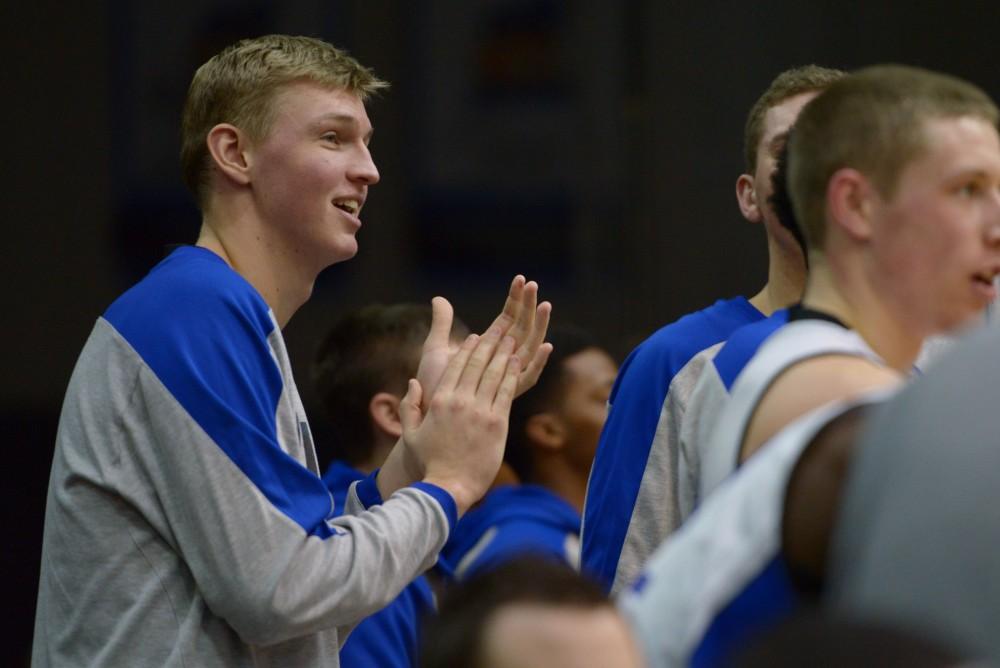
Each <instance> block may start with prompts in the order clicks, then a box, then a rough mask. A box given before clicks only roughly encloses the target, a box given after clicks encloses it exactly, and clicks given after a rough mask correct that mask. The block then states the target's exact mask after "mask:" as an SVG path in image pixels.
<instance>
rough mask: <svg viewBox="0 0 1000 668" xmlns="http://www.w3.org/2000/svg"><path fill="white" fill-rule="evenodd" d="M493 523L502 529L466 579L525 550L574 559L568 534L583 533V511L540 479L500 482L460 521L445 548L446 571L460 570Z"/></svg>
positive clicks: (481, 553)
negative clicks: (568, 550)
mask: <svg viewBox="0 0 1000 668" xmlns="http://www.w3.org/2000/svg"><path fill="white" fill-rule="evenodd" d="M490 529H496V533H495V534H494V535H493V538H492V540H490V542H489V544H488V545H487V546H486V549H484V550H483V551H482V552H480V553H479V554H478V556H477V557H476V558H475V560H473V562H472V563H471V564H470V565H469V566H468V567H466V569H465V570H464V572H463V573H462V576H461V578H462V579H466V578H468V577H469V576H471V575H473V574H475V573H479V572H482V571H486V570H490V569H492V568H496V567H497V566H499V565H501V564H503V563H505V562H507V561H510V560H511V559H513V558H515V557H518V556H523V555H525V554H535V555H539V556H543V557H551V558H553V559H555V560H556V561H559V562H560V563H564V564H569V560H568V555H567V554H566V541H567V537H568V536H578V535H579V533H580V514H579V513H578V512H577V511H576V508H574V507H573V506H571V505H570V504H569V503H567V502H566V501H564V500H563V499H562V498H561V497H559V496H557V495H556V494H555V493H553V492H551V491H549V490H548V489H546V488H544V487H541V486H539V485H505V486H503V487H498V488H496V489H494V490H493V491H491V492H490V493H489V494H487V495H486V497H485V498H484V499H483V501H482V502H481V503H480V504H479V505H478V506H476V507H475V508H474V509H473V510H470V511H469V512H468V513H467V514H466V515H465V517H463V518H462V519H461V520H460V521H459V522H458V525H457V526H456V527H455V530H454V532H452V535H451V537H450V538H449V540H448V542H447V543H446V544H445V546H444V548H442V550H441V558H440V561H441V562H444V564H445V569H444V571H445V572H451V573H454V571H455V569H456V568H457V567H458V564H459V562H460V561H461V560H462V558H463V557H465V555H466V554H467V553H468V552H469V551H470V550H471V549H472V548H473V547H475V546H476V544H477V543H478V542H479V540H480V539H481V538H482V537H483V535H484V534H486V532H487V531H489V530H490ZM570 565H572V564H570Z"/></svg>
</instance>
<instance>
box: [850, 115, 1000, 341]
mask: <svg viewBox="0 0 1000 668" xmlns="http://www.w3.org/2000/svg"><path fill="white" fill-rule="evenodd" d="M872 220H873V224H872V233H871V239H870V244H871V255H870V261H869V263H868V265H867V267H868V271H869V273H870V275H871V276H872V279H873V283H874V284H875V285H876V286H877V289H879V291H880V293H882V294H885V295H887V298H886V303H887V305H888V308H890V309H892V310H894V311H895V314H896V316H897V317H898V318H900V319H901V321H902V322H905V323H907V325H908V326H910V327H911V328H913V331H915V332H919V333H921V334H924V335H927V334H932V333H935V332H941V331H949V330H953V329H955V328H956V327H959V326H962V325H963V324H967V323H969V322H970V321H971V320H972V319H973V318H974V317H976V316H977V315H978V314H980V313H981V312H982V311H983V309H984V308H985V307H986V305H987V304H988V303H989V302H990V301H992V300H993V299H994V298H995V296H996V290H995V288H994V287H993V285H992V279H993V277H994V276H995V275H996V274H998V273H1000V139H998V137H997V131H996V129H995V128H994V127H993V126H991V125H990V124H989V123H988V122H987V121H985V120H982V119H979V118H976V117H971V116H963V117H958V118H937V119H932V120H928V121H925V122H924V149H923V151H922V152H921V153H920V154H919V155H918V156H917V157H916V158H915V159H914V160H912V161H911V162H910V163H909V164H908V165H907V166H906V167H905V168H904V169H903V171H902V172H901V173H900V175H899V178H898V181H897V184H896V187H895V189H894V191H893V193H892V196H891V197H889V198H887V199H882V198H881V197H879V196H878V195H876V196H875V197H874V198H873V208H872Z"/></svg>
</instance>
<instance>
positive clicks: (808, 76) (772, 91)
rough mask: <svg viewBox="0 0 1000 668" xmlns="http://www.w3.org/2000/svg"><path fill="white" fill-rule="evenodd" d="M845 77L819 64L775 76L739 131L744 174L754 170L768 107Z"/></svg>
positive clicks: (840, 72)
mask: <svg viewBox="0 0 1000 668" xmlns="http://www.w3.org/2000/svg"><path fill="white" fill-rule="evenodd" d="M845 76H847V73H846V72H843V71H841V70H834V69H830V68H828V67H820V66H819V65H803V66H802V67H795V68H792V69H790V70H785V71H784V72H782V73H781V74H779V75H778V76H776V77H775V78H774V81H772V82H771V85H770V86H768V87H767V90H765V91H764V92H763V93H761V96H760V97H759V98H757V101H756V102H754V105H753V106H752V107H750V113H749V114H747V122H746V126H745V127H744V128H743V158H744V160H746V173H747V174H753V173H754V171H755V170H756V169H757V149H758V148H759V145H760V140H761V137H763V136H764V117H765V116H766V115H767V112H768V110H769V109H770V108H771V107H776V106H778V105H779V104H781V103H782V102H784V101H785V100H787V99H788V98H790V97H795V96H796V95H801V94H803V93H818V92H819V91H821V90H823V89H825V88H826V87H827V86H829V85H830V84H832V83H833V82H834V81H837V80H838V79H842V78H843V77H845Z"/></svg>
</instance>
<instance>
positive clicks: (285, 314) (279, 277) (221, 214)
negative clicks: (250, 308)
mask: <svg viewBox="0 0 1000 668" xmlns="http://www.w3.org/2000/svg"><path fill="white" fill-rule="evenodd" d="M220 209H221V210H220ZM271 236H272V235H270V234H269V233H268V228H267V227H266V226H264V225H261V224H260V221H259V220H258V219H257V218H256V216H254V215H253V214H252V212H250V211H239V210H236V211H234V210H232V207H231V208H230V210H228V211H227V210H225V209H223V208H222V207H221V206H220V207H216V208H215V209H214V210H213V211H212V212H211V214H209V213H206V214H205V217H204V220H203V222H202V227H201V232H200V233H199V235H198V241H197V245H198V246H201V247H203V248H207V249H208V250H211V251H213V252H214V253H216V254H217V255H219V257H221V258H222V259H223V260H225V262H226V264H228V265H229V266H230V267H232V268H233V269H234V270H235V271H236V272H237V273H239V274H240V275H241V276H243V278H245V279H246V280H247V282H249V283H250V285H252V286H253V287H254V288H255V289H256V290H257V292H259V293H260V296H261V297H263V299H264V301H265V302H267V305H268V306H269V307H270V308H271V311H272V312H273V313H274V317H275V319H276V320H277V321H278V326H279V327H281V328H282V329H283V328H284V327H285V325H287V324H288V321H289V320H291V318H292V316H293V315H294V314H295V312H296V311H297V310H298V309H299V307H300V306H302V305H303V304H304V303H305V302H306V301H307V300H308V299H309V297H310V295H311V294H312V289H313V284H314V282H315V280H316V275H315V273H313V272H311V271H309V270H308V268H306V267H303V266H302V263H301V262H298V263H296V261H295V258H294V257H293V256H292V254H290V253H286V252H283V249H282V247H281V246H280V244H277V243H274V241H273V240H272V239H271Z"/></svg>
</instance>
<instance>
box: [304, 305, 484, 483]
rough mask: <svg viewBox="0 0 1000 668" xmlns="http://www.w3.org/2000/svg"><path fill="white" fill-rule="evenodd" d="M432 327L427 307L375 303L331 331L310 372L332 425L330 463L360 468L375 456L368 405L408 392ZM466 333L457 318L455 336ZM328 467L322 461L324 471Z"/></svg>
mask: <svg viewBox="0 0 1000 668" xmlns="http://www.w3.org/2000/svg"><path fill="white" fill-rule="evenodd" d="M430 326H431V308H430V306H428V305H424V304H391V305H389V306H384V305H382V304H371V305H369V306H365V307H363V308H361V309H359V310H357V311H355V312H353V313H350V314H348V315H347V316H345V317H343V318H342V319H341V320H339V321H338V322H337V323H336V324H335V325H334V326H333V327H332V328H331V329H330V331H329V333H328V334H327V335H326V338H324V340H323V342H322V344H320V346H319V349H318V351H317V353H316V358H315V360H314V362H313V368H312V376H313V382H314V383H315V386H316V392H317V395H318V397H319V401H320V402H321V404H322V406H323V409H324V412H325V414H326V417H327V419H328V420H329V421H330V423H331V424H330V427H331V431H332V437H333V440H332V443H330V449H329V451H328V453H327V454H328V455H330V456H328V457H327V458H326V459H343V460H344V461H346V462H347V463H348V464H352V465H357V464H360V463H362V462H364V461H365V460H366V459H368V458H369V457H370V456H371V453H372V448H373V446H374V443H373V432H372V423H371V417H370V415H369V413H368V403H369V402H370V401H371V398H372V397H373V396H374V395H375V394H376V393H378V392H392V393H394V394H398V395H400V396H402V395H403V394H405V393H406V382H407V380H408V379H410V378H412V377H413V376H414V375H415V374H416V372H417V365H418V364H419V363H420V349H421V346H422V345H423V342H424V339H425V338H427V332H428V331H429V330H430ZM465 331H466V327H465V325H464V323H462V322H461V321H459V320H457V319H456V320H455V323H454V325H453V326H452V334H453V336H456V335H457V336H461V335H464V332H465ZM317 449H318V448H317ZM327 464H329V461H321V462H320V466H321V467H322V468H325V467H326V465H327Z"/></svg>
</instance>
